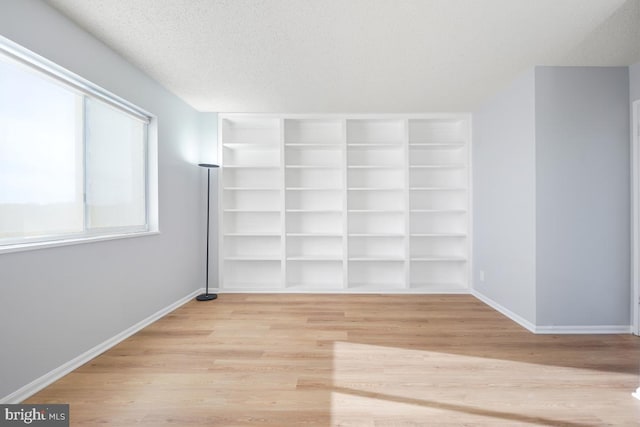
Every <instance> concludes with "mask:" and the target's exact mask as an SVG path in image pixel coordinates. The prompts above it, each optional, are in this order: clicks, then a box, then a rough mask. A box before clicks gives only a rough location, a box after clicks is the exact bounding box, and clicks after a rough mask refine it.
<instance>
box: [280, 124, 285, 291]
mask: <svg viewBox="0 0 640 427" xmlns="http://www.w3.org/2000/svg"><path fill="white" fill-rule="evenodd" d="M285 120H286V119H284V118H280V120H278V123H279V125H280V134H279V143H278V147H279V148H280V169H279V174H280V288H282V289H286V287H287V192H286V186H287V184H286V179H287V175H286V168H285V148H286V147H285V145H284V144H285Z"/></svg>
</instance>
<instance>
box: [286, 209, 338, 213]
mask: <svg viewBox="0 0 640 427" xmlns="http://www.w3.org/2000/svg"><path fill="white" fill-rule="evenodd" d="M286 212H288V213H342V210H339V209H287V210H286Z"/></svg>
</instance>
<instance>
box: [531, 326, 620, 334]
mask: <svg viewBox="0 0 640 427" xmlns="http://www.w3.org/2000/svg"><path fill="white" fill-rule="evenodd" d="M630 333H631V326H623V325H594V326H536V334H630Z"/></svg>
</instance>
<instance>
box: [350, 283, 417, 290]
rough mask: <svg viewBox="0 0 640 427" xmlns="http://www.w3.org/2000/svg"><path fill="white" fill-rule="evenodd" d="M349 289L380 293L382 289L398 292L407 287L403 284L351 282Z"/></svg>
mask: <svg viewBox="0 0 640 427" xmlns="http://www.w3.org/2000/svg"><path fill="white" fill-rule="evenodd" d="M347 288H348V289H356V290H362V291H371V292H375V291H379V290H380V289H385V290H387V291H389V290H392V291H393V290H398V289H404V288H405V285H404V283H402V282H384V283H370V282H349V285H348V286H347Z"/></svg>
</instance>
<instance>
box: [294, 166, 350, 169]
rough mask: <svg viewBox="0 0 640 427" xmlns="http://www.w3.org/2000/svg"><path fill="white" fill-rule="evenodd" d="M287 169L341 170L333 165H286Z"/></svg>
mask: <svg viewBox="0 0 640 427" xmlns="http://www.w3.org/2000/svg"><path fill="white" fill-rule="evenodd" d="M285 168H286V169H340V166H331V165H286V166H285Z"/></svg>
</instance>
